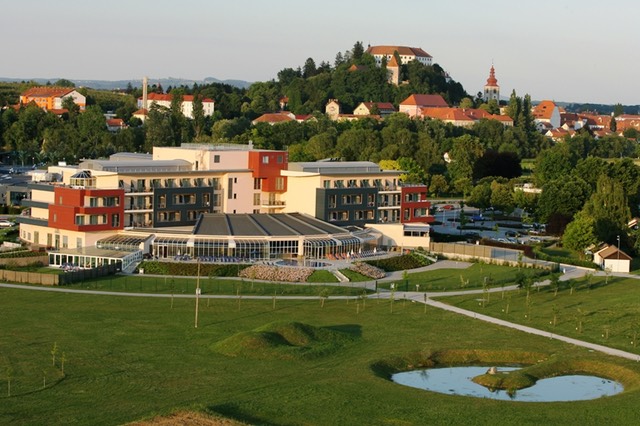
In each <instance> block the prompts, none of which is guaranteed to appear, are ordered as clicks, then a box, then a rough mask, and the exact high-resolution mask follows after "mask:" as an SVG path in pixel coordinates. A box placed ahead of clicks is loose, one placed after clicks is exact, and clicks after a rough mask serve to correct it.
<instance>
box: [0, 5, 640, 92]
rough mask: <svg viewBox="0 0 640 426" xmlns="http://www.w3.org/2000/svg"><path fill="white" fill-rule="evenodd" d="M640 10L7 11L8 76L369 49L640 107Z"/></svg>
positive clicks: (203, 73)
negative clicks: (409, 50)
mask: <svg viewBox="0 0 640 426" xmlns="http://www.w3.org/2000/svg"><path fill="white" fill-rule="evenodd" d="M638 16H640V2H638V1H637V0H618V1H616V2H612V3H607V2H603V1H601V0H598V1H596V0H564V1H563V0H537V1H522V0H521V1H514V0H486V1H478V0H456V1H442V0H439V1H434V0H397V1H393V2H392V1H388V0H386V1H381V0H324V1H304V0H234V1H228V0H227V1H219V0H110V1H103V0H58V1H51V0H19V1H17V0H0V40H2V41H1V42H0V58H1V59H0V77H7V78H17V79H18V78H19V79H25V78H48V79H55V78H67V79H71V80H73V79H82V80H126V79H142V76H144V75H146V76H148V77H149V78H150V81H151V82H153V79H154V78H165V77H180V78H186V79H194V80H199V79H204V78H205V77H214V78H217V79H220V80H225V79H235V80H246V81H251V82H253V81H266V80H271V79H275V78H277V73H278V71H280V70H282V69H283V68H288V67H291V68H297V67H298V66H302V65H303V64H304V62H305V60H306V59H307V58H309V57H311V58H313V59H314V60H315V62H316V64H319V63H320V62H321V61H328V62H330V63H331V64H333V62H334V59H335V56H336V54H337V53H338V52H344V51H345V50H349V49H351V48H352V47H353V45H354V43H355V42H357V41H361V42H363V44H364V46H365V47H366V46H367V45H369V44H371V45H402V46H411V47H420V48H422V49H424V50H425V51H427V52H428V53H429V54H430V55H432V56H433V58H434V62H436V63H438V64H439V65H440V66H442V67H443V68H444V69H445V70H447V71H448V72H449V74H450V75H451V77H452V78H453V79H454V80H456V81H459V82H460V83H462V85H463V86H464V88H465V90H466V91H467V92H468V93H469V94H475V93H477V92H478V91H481V90H482V88H483V86H484V84H485V82H486V79H487V77H488V74H489V68H490V67H491V65H492V64H493V65H494V66H495V69H496V77H497V79H498V84H499V85H500V91H501V95H502V96H503V97H508V96H509V95H510V93H511V92H512V90H515V91H516V92H517V94H518V95H520V96H522V95H524V94H527V93H528V94H530V95H531V97H532V99H534V100H544V99H550V100H555V101H563V102H581V103H586V102H591V103H603V104H615V103H622V104H625V105H637V104H640V78H638V69H640V55H639V54H638V49H639V48H640V25H638V22H637V18H638Z"/></svg>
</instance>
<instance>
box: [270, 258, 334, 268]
mask: <svg viewBox="0 0 640 426" xmlns="http://www.w3.org/2000/svg"><path fill="white" fill-rule="evenodd" d="M276 265H279V266H298V267H303V266H304V267H307V268H324V267H326V266H329V264H328V263H325V262H319V261H317V260H305V261H304V263H303V262H298V261H297V260H291V259H283V260H279V261H277V262H276Z"/></svg>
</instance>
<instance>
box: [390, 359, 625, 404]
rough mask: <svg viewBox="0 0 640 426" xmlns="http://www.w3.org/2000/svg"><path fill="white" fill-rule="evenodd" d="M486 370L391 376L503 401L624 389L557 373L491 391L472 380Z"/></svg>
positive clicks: (581, 395)
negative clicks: (525, 384)
mask: <svg viewBox="0 0 640 426" xmlns="http://www.w3.org/2000/svg"><path fill="white" fill-rule="evenodd" d="M513 370H517V368H514V367H500V371H513ZM486 372H487V367H450V368H430V369H427V370H414V371H406V372H403V373H397V374H394V375H393V376H392V377H391V380H393V381H394V382H395V383H398V384H401V385H404V386H411V387H414V388H418V389H425V390H429V391H432V392H438V393H444V394H449V395H464V396H474V397H477V398H490V399H498V400H502V401H522V402H554V401H581V400H589V399H596V398H600V397H603V396H610V395H615V394H618V393H620V392H622V391H623V390H624V389H623V387H622V385H621V384H620V383H618V382H614V381H612V380H607V379H603V378H601V377H596V376H582V375H571V376H558V377H551V378H548V379H542V380H538V382H537V383H536V384H535V385H534V386H531V387H528V388H525V389H521V390H518V391H516V392H515V393H509V392H507V391H504V390H497V391H490V390H489V389H487V388H485V387H484V386H481V385H479V384H477V383H474V382H473V381H471V379H472V378H474V377H476V376H479V375H481V374H484V373H486Z"/></svg>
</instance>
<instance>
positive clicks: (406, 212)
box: [400, 185, 435, 223]
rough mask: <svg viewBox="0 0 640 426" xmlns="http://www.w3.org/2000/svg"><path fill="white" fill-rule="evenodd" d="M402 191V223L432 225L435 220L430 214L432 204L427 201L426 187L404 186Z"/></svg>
mask: <svg viewBox="0 0 640 426" xmlns="http://www.w3.org/2000/svg"><path fill="white" fill-rule="evenodd" d="M401 191H402V192H401V201H400V222H401V223H416V222H419V223H430V222H433V221H434V220H435V218H434V217H433V216H431V215H430V214H429V208H430V207H431V202H430V201H428V199H427V186H426V185H411V186H403V187H402V190H401Z"/></svg>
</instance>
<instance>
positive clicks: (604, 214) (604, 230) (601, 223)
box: [584, 175, 631, 243]
mask: <svg viewBox="0 0 640 426" xmlns="http://www.w3.org/2000/svg"><path fill="white" fill-rule="evenodd" d="M584 212H585V214H586V215H588V216H590V217H591V218H593V220H594V221H595V232H596V235H597V237H598V239H599V240H600V241H606V242H609V243H611V242H614V241H615V240H616V236H617V235H621V234H624V233H625V231H626V229H627V223H628V222H629V219H630V218H631V212H630V210H629V205H628V201H627V197H626V195H625V193H624V189H623V188H622V185H620V183H619V182H618V181H616V180H614V179H611V178H610V177H608V176H606V175H602V176H600V178H599V179H598V186H597V189H596V191H595V192H594V193H593V194H592V195H591V197H590V198H589V200H588V201H587V202H586V203H585V205H584Z"/></svg>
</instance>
